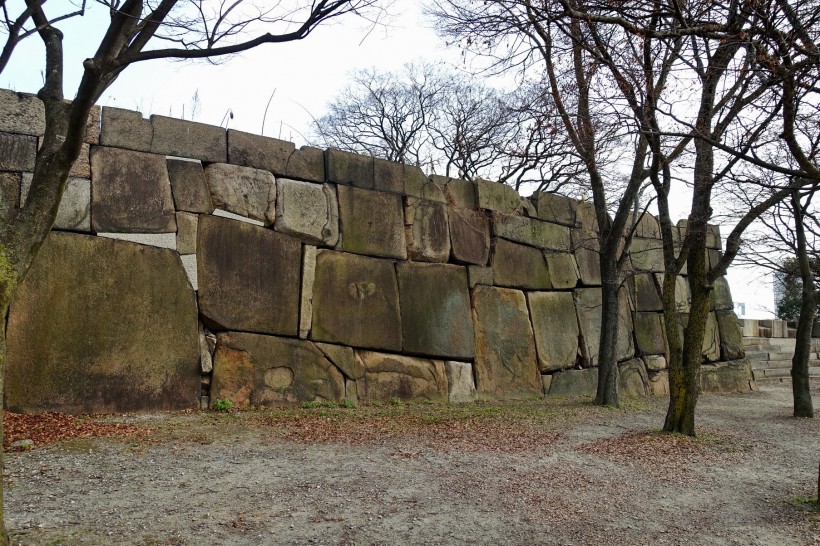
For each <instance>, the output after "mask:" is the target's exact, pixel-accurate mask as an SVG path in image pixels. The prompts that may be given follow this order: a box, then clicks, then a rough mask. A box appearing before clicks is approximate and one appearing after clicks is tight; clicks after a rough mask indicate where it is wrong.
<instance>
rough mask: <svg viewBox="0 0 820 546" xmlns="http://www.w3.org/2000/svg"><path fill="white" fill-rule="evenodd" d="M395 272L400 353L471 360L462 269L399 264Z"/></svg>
mask: <svg viewBox="0 0 820 546" xmlns="http://www.w3.org/2000/svg"><path fill="white" fill-rule="evenodd" d="M397 270H398V279H399V307H400V308H401V325H402V338H403V340H404V345H403V350H404V352H406V353H416V354H423V355H430V356H443V357H448V358H464V359H469V358H473V357H474V356H475V343H474V339H473V324H472V321H471V320H470V316H471V313H470V294H469V292H468V290H467V270H466V268H464V267H459V266H456V265H445V264H414V263H400V264H399V265H398V267H397Z"/></svg>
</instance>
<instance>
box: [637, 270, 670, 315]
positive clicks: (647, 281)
mask: <svg viewBox="0 0 820 546" xmlns="http://www.w3.org/2000/svg"><path fill="white" fill-rule="evenodd" d="M634 283H635V308H636V309H637V310H638V311H663V302H662V301H661V295H660V293H659V291H658V287H657V286H656V285H655V278H654V276H653V275H647V274H640V273H639V274H636V275H635V276H634Z"/></svg>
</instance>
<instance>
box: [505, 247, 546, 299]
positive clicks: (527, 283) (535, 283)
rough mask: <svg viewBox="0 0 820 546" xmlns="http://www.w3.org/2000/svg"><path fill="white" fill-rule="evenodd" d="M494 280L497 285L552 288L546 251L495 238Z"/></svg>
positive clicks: (533, 288) (539, 288)
mask: <svg viewBox="0 0 820 546" xmlns="http://www.w3.org/2000/svg"><path fill="white" fill-rule="evenodd" d="M492 267H493V282H494V283H495V284H496V285H497V286H508V287H511V288H528V289H531V290H548V289H550V288H552V282H551V280H550V272H549V269H548V268H547V261H546V259H545V258H544V253H543V252H542V251H540V250H538V249H537V248H532V247H530V246H525V245H519V244H516V243H511V242H510V241H507V240H506V239H494V240H493V258H492Z"/></svg>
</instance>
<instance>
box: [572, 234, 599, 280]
mask: <svg viewBox="0 0 820 546" xmlns="http://www.w3.org/2000/svg"><path fill="white" fill-rule="evenodd" d="M572 248H573V254H574V255H575V262H576V263H577V264H578V274H579V277H580V280H581V284H583V285H584V286H600V285H601V257H600V255H599V250H598V249H599V248H600V246H599V241H598V235H597V234H596V233H593V232H590V231H584V230H581V229H576V230H573V231H572Z"/></svg>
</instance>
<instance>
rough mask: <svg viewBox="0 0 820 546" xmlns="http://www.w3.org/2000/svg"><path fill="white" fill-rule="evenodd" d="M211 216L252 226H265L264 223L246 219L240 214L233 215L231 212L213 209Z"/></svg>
mask: <svg viewBox="0 0 820 546" xmlns="http://www.w3.org/2000/svg"><path fill="white" fill-rule="evenodd" d="M213 215H214V216H219V217H220V218H228V219H229V220H236V221H237V222H242V223H245V224H250V225H252V226H259V227H264V226H265V222H261V221H259V220H254V219H253V218H248V217H247V216H242V215H241V214H234V213H232V212H228V211H227V210H222V209H214V212H213Z"/></svg>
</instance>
